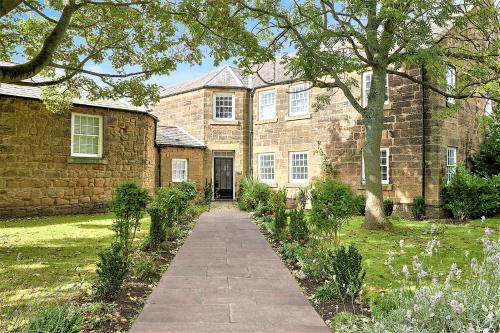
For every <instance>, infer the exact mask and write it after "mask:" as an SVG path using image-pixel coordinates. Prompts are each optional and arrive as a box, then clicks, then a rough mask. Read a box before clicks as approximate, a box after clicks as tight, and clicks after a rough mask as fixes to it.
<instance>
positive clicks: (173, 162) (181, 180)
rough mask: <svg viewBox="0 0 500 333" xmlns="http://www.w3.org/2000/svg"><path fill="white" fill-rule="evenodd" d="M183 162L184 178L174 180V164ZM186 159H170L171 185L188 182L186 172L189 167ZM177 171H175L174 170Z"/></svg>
mask: <svg viewBox="0 0 500 333" xmlns="http://www.w3.org/2000/svg"><path fill="white" fill-rule="evenodd" d="M181 161H182V162H184V172H185V175H186V176H185V178H184V179H180V178H174V164H175V162H181ZM188 163H189V162H188V159H187V158H172V177H171V178H172V183H181V182H183V181H186V180H188V172H189V165H188ZM175 170H177V169H175Z"/></svg>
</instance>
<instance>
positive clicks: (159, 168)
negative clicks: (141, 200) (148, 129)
mask: <svg viewBox="0 0 500 333" xmlns="http://www.w3.org/2000/svg"><path fill="white" fill-rule="evenodd" d="M153 119H155V142H154V145H155V147H156V151H157V153H158V182H157V184H156V185H157V187H161V147H160V145H159V144H158V143H157V142H156V133H157V131H158V118H156V117H155V118H153Z"/></svg>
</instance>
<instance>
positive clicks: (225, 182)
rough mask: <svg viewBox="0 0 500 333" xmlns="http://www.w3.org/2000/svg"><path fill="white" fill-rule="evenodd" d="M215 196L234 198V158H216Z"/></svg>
mask: <svg viewBox="0 0 500 333" xmlns="http://www.w3.org/2000/svg"><path fill="white" fill-rule="evenodd" d="M214 197H215V199H233V159H232V158H228V157H215V158H214Z"/></svg>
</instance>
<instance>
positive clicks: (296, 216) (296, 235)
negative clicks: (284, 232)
mask: <svg viewBox="0 0 500 333" xmlns="http://www.w3.org/2000/svg"><path fill="white" fill-rule="evenodd" d="M289 215H290V224H289V226H288V229H289V230H290V235H291V236H292V239H293V240H294V241H297V242H299V243H301V244H304V243H306V242H307V238H308V236H309V230H308V228H307V222H306V217H305V214H304V210H303V209H302V208H297V209H293V210H291V211H290V214H289Z"/></svg>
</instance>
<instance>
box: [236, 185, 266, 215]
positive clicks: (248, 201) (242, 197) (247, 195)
mask: <svg viewBox="0 0 500 333" xmlns="http://www.w3.org/2000/svg"><path fill="white" fill-rule="evenodd" d="M270 195H271V189H270V188H269V186H268V185H267V184H264V183H263V182H261V181H259V180H258V179H255V178H252V177H246V178H244V179H243V180H242V181H241V182H240V187H239V188H238V207H239V208H240V209H241V210H245V211H253V210H255V209H256V208H257V207H258V206H259V205H263V204H266V203H267V200H268V199H269V196H270Z"/></svg>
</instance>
